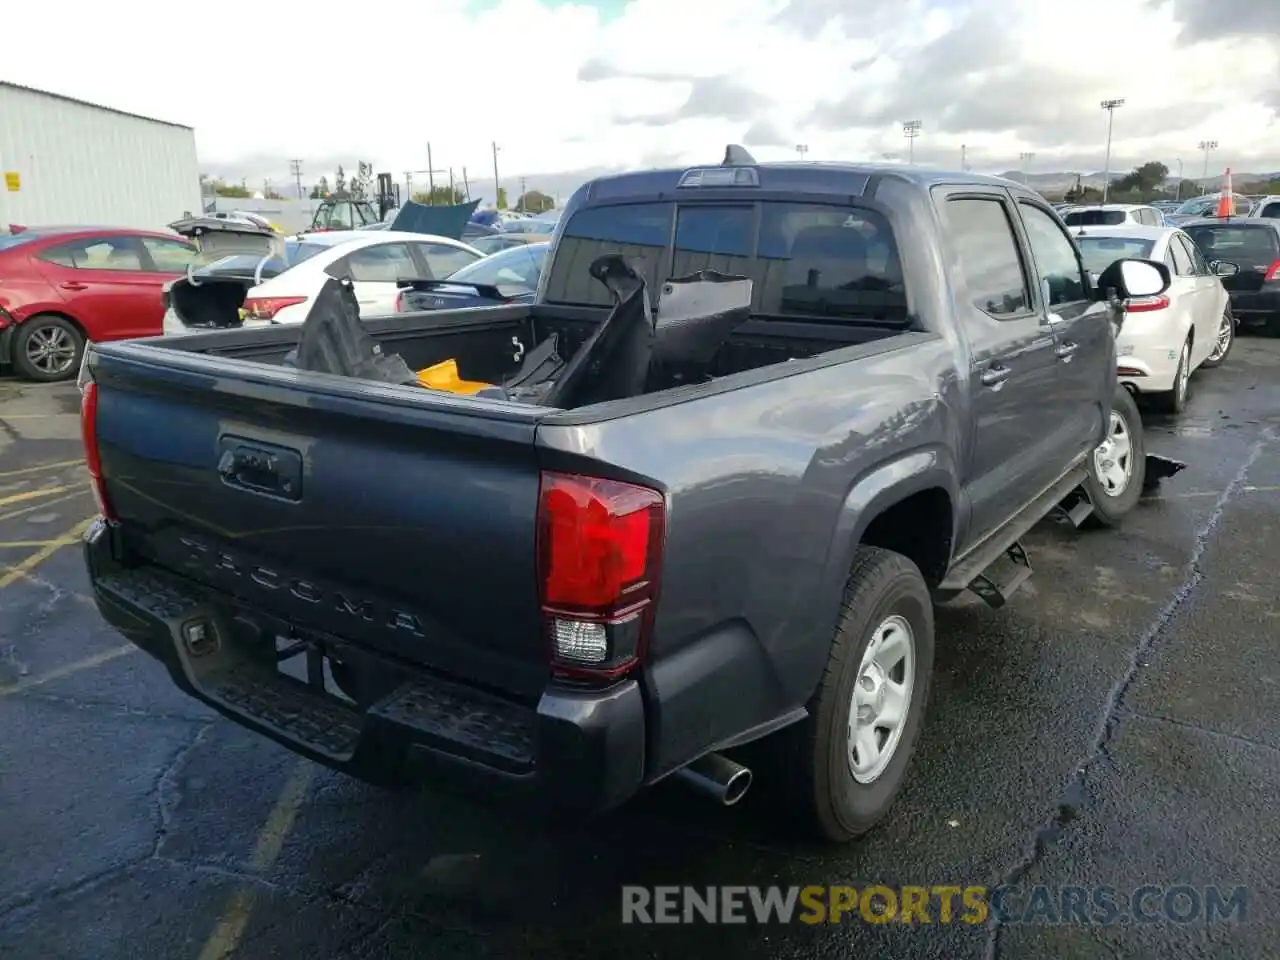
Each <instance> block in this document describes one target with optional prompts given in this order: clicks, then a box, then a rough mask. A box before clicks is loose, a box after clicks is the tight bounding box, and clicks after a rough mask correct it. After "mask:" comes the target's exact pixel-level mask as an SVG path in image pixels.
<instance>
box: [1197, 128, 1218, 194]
mask: <svg viewBox="0 0 1280 960" xmlns="http://www.w3.org/2000/svg"><path fill="white" fill-rule="evenodd" d="M1200 149H1201V150H1203V151H1204V173H1203V174H1201V176H1200V189H1201V190H1208V189H1209V186H1208V184H1209V151H1211V150H1217V149H1218V141H1217V140H1201V141H1200Z"/></svg>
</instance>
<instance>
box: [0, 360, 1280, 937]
mask: <svg viewBox="0 0 1280 960" xmlns="http://www.w3.org/2000/svg"><path fill="white" fill-rule="evenodd" d="M77 409H78V396H77V394H76V391H75V387H74V385H73V384H62V385H54V386H37V385H31V384H25V383H20V382H18V381H15V380H7V379H6V380H0V850H2V851H3V856H2V857H0V956H11V957H59V958H68V960H71V958H82V957H83V958H103V957H147V958H161V957H163V958H166V960H179V958H191V960H214V958H217V957H223V956H229V955H234V956H236V957H242V958H258V957H264V958H265V957H278V956H299V957H337V958H352V960H354V958H375V957H378V958H380V957H424V956H428V957H433V958H447V957H522V956H530V957H532V956H545V957H560V958H573V957H595V956H610V957H619V958H636V960H639V958H649V957H659V956H679V957H691V956H710V955H711V954H712V952H713V951H714V952H722V953H726V954H729V955H733V956H736V957H740V958H752V957H761V958H763V957H771V958H788V957H848V956H860V955H866V956H880V957H913V958H914V957H939V958H947V960H964V958H970V957H972V958H981V957H991V956H1003V957H1025V958H1035V960H1052V958H1068V957H1070V958H1087V960H1096V958H1098V957H1103V956H1117V957H1121V956H1123V957H1192V956H1210V955H1211V956H1213V957H1215V958H1224V957H1248V958H1259V957H1264V956H1276V955H1277V950H1278V949H1280V948H1277V946H1276V945H1277V944H1278V943H1280V918H1278V917H1277V915H1276V913H1275V911H1274V906H1275V904H1277V902H1278V901H1277V892H1278V891H1277V886H1278V885H1280V834H1278V833H1277V830H1276V828H1275V812H1274V811H1275V802H1276V797H1277V791H1278V790H1280V663H1278V658H1277V656H1276V652H1275V651H1276V646H1275V642H1274V639H1273V638H1275V637H1276V636H1277V635H1278V630H1280V601H1277V596H1276V589H1275V583H1276V571H1277V570H1280V443H1278V442H1277V440H1276V436H1277V431H1280V341H1276V340H1268V339H1258V338H1246V339H1241V340H1240V341H1239V342H1238V343H1237V344H1236V347H1235V350H1234V352H1233V353H1232V355H1231V357H1230V358H1229V359H1228V361H1227V363H1226V365H1225V366H1224V367H1223V368H1221V369H1218V370H1210V371H1202V372H1201V373H1199V374H1197V375H1196V377H1195V378H1193V380H1192V401H1191V406H1190V409H1189V411H1188V412H1187V414H1185V415H1184V416H1182V417H1181V418H1179V419H1178V420H1176V421H1172V420H1165V419H1161V418H1155V417H1152V418H1149V419H1148V448H1149V449H1150V450H1152V451H1153V452H1159V453H1162V454H1166V455H1169V456H1173V457H1177V458H1179V459H1183V460H1185V461H1186V462H1187V463H1188V468H1187V470H1186V471H1184V472H1183V473H1182V474H1180V475H1179V476H1177V477H1176V478H1174V479H1173V480H1170V481H1167V482H1166V483H1165V484H1164V485H1163V487H1162V488H1161V490H1160V491H1159V492H1158V493H1157V494H1155V495H1154V496H1152V497H1150V498H1148V499H1147V500H1146V501H1145V502H1144V503H1143V505H1142V506H1141V508H1140V509H1139V510H1138V511H1137V512H1136V513H1135V514H1134V515H1133V516H1132V517H1131V518H1130V519H1129V520H1128V521H1127V522H1126V524H1125V526H1124V527H1123V528H1122V530H1121V531H1119V532H1116V533H1106V532H1086V533H1078V532H1074V531H1070V530H1068V529H1066V528H1064V527H1060V526H1054V525H1048V524H1046V525H1042V526H1041V527H1040V528H1037V530H1036V531H1035V532H1034V534H1033V535H1032V536H1031V537H1030V538H1029V541H1028V549H1029V552H1030V555H1031V559H1032V563H1033V564H1034V565H1035V568H1036V576H1035V577H1034V578H1033V579H1032V580H1031V582H1030V584H1029V585H1028V586H1027V587H1025V588H1024V590H1023V591H1022V592H1020V593H1019V595H1018V596H1017V597H1016V598H1015V599H1014V601H1013V602H1012V603H1011V605H1010V606H1009V607H1008V608H1006V609H1005V610H1002V611H996V610H990V609H987V608H985V607H983V606H980V605H978V604H976V603H969V602H964V601H962V602H958V603H956V604H953V605H951V606H949V607H946V608H943V609H941V610H940V611H939V613H938V636H939V648H938V659H939V662H938V670H937V676H936V680H935V684H934V690H933V696H932V703H931V708H930V715H929V718H928V723H927V727H926V730H925V734H924V737H923V741H922V744H921V747H920V751H919V754H918V756H917V760H916V762H915V765H914V768H913V773H912V778H911V782H910V785H909V786H908V788H907V791H906V793H905V795H904V797H903V798H902V800H901V801H900V803H899V804H898V806H897V807H896V808H895V810H894V812H893V814H892V815H891V816H890V818H889V819H888V820H887V821H886V822H885V823H884V824H883V825H882V826H881V827H880V828H879V829H878V830H877V831H875V832H874V833H873V834H872V835H870V836H869V837H867V838H866V839H865V840H863V841H862V842H860V843H858V844H855V845H852V846H849V847H847V848H843V849H831V848H820V847H815V846H811V845H807V844H805V843H803V842H801V841H799V840H797V839H796V838H795V836H794V835H793V833H792V831H790V829H789V824H788V823H787V822H786V821H785V818H784V817H782V816H781V815H780V814H779V813H777V812H776V811H773V810H772V808H771V807H769V806H768V805H767V804H765V803H763V801H761V800H760V798H759V797H757V793H759V794H762V795H763V794H766V793H767V784H759V785H758V786H757V788H756V791H755V792H753V793H752V794H751V795H749V796H748V798H747V800H746V801H744V803H743V804H742V805H741V806H740V807H735V808H732V809H730V810H722V809H719V808H715V807H713V806H711V805H710V804H708V803H707V802H706V801H704V800H701V799H699V798H697V797H695V796H693V795H691V794H689V793H686V792H684V791H683V790H681V789H680V788H679V787H675V786H673V787H670V788H665V789H661V790H658V791H655V792H653V793H652V794H650V795H647V796H645V797H643V798H641V799H640V800H638V801H637V802H635V803H633V804H632V805H630V806H629V807H627V808H626V809H624V810H622V811H619V812H617V813H616V814H614V815H612V816H610V817H608V818H606V819H603V820H598V821H593V822H588V823H583V824H580V825H577V826H576V827H575V826H560V827H556V828H554V829H553V828H551V827H545V828H544V827H541V826H536V827H535V826H531V825H530V824H529V823H527V822H525V821H523V820H521V819H520V818H519V817H518V816H517V815H515V814H511V813H508V814H505V815H504V814H498V813H492V812H488V811H484V810H481V809H477V808H475V807H474V806H472V805H470V804H468V803H467V802H465V801H462V800H459V799H454V798H449V797H445V796H437V795H434V794H419V793H415V792H409V793H388V792H384V791H381V790H378V789H376V788H373V787H369V786H365V785H363V784H360V783H356V782H353V781H350V780H347V779H344V778H342V777H340V776H338V775H335V774H332V773H330V772H328V771H326V770H324V769H323V768H320V767H317V766H314V765H312V764H310V763H307V762H304V761H300V760H298V759H297V758H295V757H294V756H292V755H291V754H289V753H288V752H286V751H285V750H283V749H281V748H279V747H277V746H275V745H273V744H271V743H269V742H267V741H265V740H263V739H260V738H258V737H256V736H253V735H250V734H249V733H247V732H244V731H242V730H241V729H239V728H238V727H236V726H235V725H233V724H231V723H230V722H228V721H226V720H223V719H221V718H219V717H218V716H217V715H216V714H214V713H213V712H212V711H209V710H207V709H205V708H203V707H202V706H201V705H199V704H198V703H196V702H194V701H191V700H188V699H187V698H185V697H183V696H182V695H180V694H179V693H177V692H176V691H175V690H174V689H173V688H172V686H171V685H170V683H169V680H168V677H167V675H166V674H165V673H164V672H163V671H162V670H161V668H160V667H159V666H158V665H157V664H155V663H153V662H151V661H150V660H148V659H146V658H144V657H143V656H142V655H140V654H138V653H136V652H134V651H133V648H131V647H129V646H127V645H126V644H125V643H124V641H123V639H122V638H121V637H120V636H119V635H118V634H116V633H114V632H113V631H111V630H109V629H108V628H107V627H106V626H105V625H104V624H103V623H102V622H101V620H100V619H99V617H98V615H97V613H96V611H95V609H94V606H93V603H92V601H91V600H90V598H89V597H88V595H87V591H88V587H87V583H86V578H85V574H84V571H83V564H82V561H81V558H80V556H79V551H78V549H77V547H76V545H75V543H76V539H77V537H78V536H79V533H80V531H81V530H82V529H83V528H84V525H85V523H86V522H87V521H88V519H89V518H90V516H91V515H92V514H93V512H94V511H93V502H92V498H91V496H90V493H89V490H88V487H87V484H86V478H85V476H84V473H83V467H82V465H81V463H80V460H79V457H80V440H79V425H78V419H77ZM871 883H882V884H887V885H889V886H901V885H906V884H918V885H923V886H937V885H943V884H955V885H957V886H962V887H963V886H970V885H983V886H987V887H996V886H998V885H1000V884H1001V883H1011V884H1016V885H1018V886H1019V887H1020V888H1021V889H1023V890H1029V889H1031V888H1032V887H1034V886H1035V885H1041V884H1043V885H1047V886H1049V887H1051V888H1055V887H1056V888H1060V887H1064V886H1071V885H1074V886H1083V887H1086V888H1093V887H1097V886H1108V887H1112V888H1115V889H1116V890H1118V891H1121V892H1122V894H1123V892H1125V891H1132V890H1134V889H1136V888H1139V887H1141V886H1143V885H1144V884H1151V885H1156V886H1159V887H1163V888H1169V887H1172V886H1175V885H1188V886H1192V887H1195V888H1197V889H1203V888H1205V887H1209V886H1215V885H1216V886H1218V887H1222V888H1227V889H1231V888H1236V887H1245V888H1247V909H1246V911H1245V912H1244V914H1243V916H1240V915H1237V917H1236V919H1235V920H1233V921H1232V922H1224V923H1206V922H1205V921H1204V919H1203V917H1201V918H1199V919H1194V920H1192V921H1191V922H1187V923H1176V922H1171V921H1168V920H1159V921H1158V922H1153V923H1149V924H1148V923H1125V922H1122V920H1123V919H1124V918H1123V917H1122V918H1121V920H1119V921H1117V922H1115V923H1112V924H1101V923H1093V924H1085V923H1076V922H1069V923H1052V922H1049V923H1044V922H1038V923H1013V922H1005V923H1002V924H996V923H992V922H987V923H979V924H967V923H963V922H957V923H951V924H942V923H939V922H933V923H931V924H928V925H925V924H920V923H916V924H903V923H892V922H890V923H883V924H868V923H865V922H863V921H861V920H857V919H856V918H855V917H847V918H846V920H845V922H844V923H843V924H841V925H839V926H831V925H805V924H800V923H796V924H792V925H787V926H782V925H774V926H767V927H756V926H754V925H748V926H729V927H719V926H710V925H700V924H695V925H692V926H676V927H671V926H625V927H624V926H622V925H621V923H620V918H621V909H620V904H621V895H620V890H621V887H622V885H624V884H650V885H652V884H679V885H691V886H707V885H750V884H758V885H788V884H797V885H808V884H851V885H854V886H858V887H863V886H865V885H867V884H871ZM934 919H935V921H936V920H937V918H936V917H935V918H934Z"/></svg>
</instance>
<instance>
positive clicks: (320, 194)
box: [309, 177, 329, 200]
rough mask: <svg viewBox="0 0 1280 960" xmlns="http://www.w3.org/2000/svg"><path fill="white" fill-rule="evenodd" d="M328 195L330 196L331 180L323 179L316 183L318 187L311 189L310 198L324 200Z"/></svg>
mask: <svg viewBox="0 0 1280 960" xmlns="http://www.w3.org/2000/svg"><path fill="white" fill-rule="evenodd" d="M328 195H329V178H328V177H321V178H320V179H319V180H317V181H316V185H315V186H314V187H312V188H311V193H310V194H309V196H310V198H311V199H312V200H323V199H324V198H325V197H327V196H328Z"/></svg>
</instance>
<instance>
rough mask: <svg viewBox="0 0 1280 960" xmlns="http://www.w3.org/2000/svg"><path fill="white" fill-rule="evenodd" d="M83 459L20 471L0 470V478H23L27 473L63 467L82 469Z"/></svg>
mask: <svg viewBox="0 0 1280 960" xmlns="http://www.w3.org/2000/svg"><path fill="white" fill-rule="evenodd" d="M82 466H84V459H83V458H78V459H76V460H59V461H58V462H57V463H41V464H38V465H36V466H34V467H23V468H22V469H21V470H0V477H25V476H26V475H27V474H29V473H40V472H41V471H42V470H61V469H62V468H63V467H82Z"/></svg>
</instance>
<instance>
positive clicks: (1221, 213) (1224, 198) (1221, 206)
mask: <svg viewBox="0 0 1280 960" xmlns="http://www.w3.org/2000/svg"><path fill="white" fill-rule="evenodd" d="M1235 212H1236V196H1235V193H1234V192H1233V191H1232V189H1231V168H1230V167H1227V176H1226V178H1225V179H1224V180H1223V181H1222V192H1221V193H1219V194H1218V209H1217V212H1216V213H1214V216H1215V217H1223V218H1226V217H1232V216H1235Z"/></svg>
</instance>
